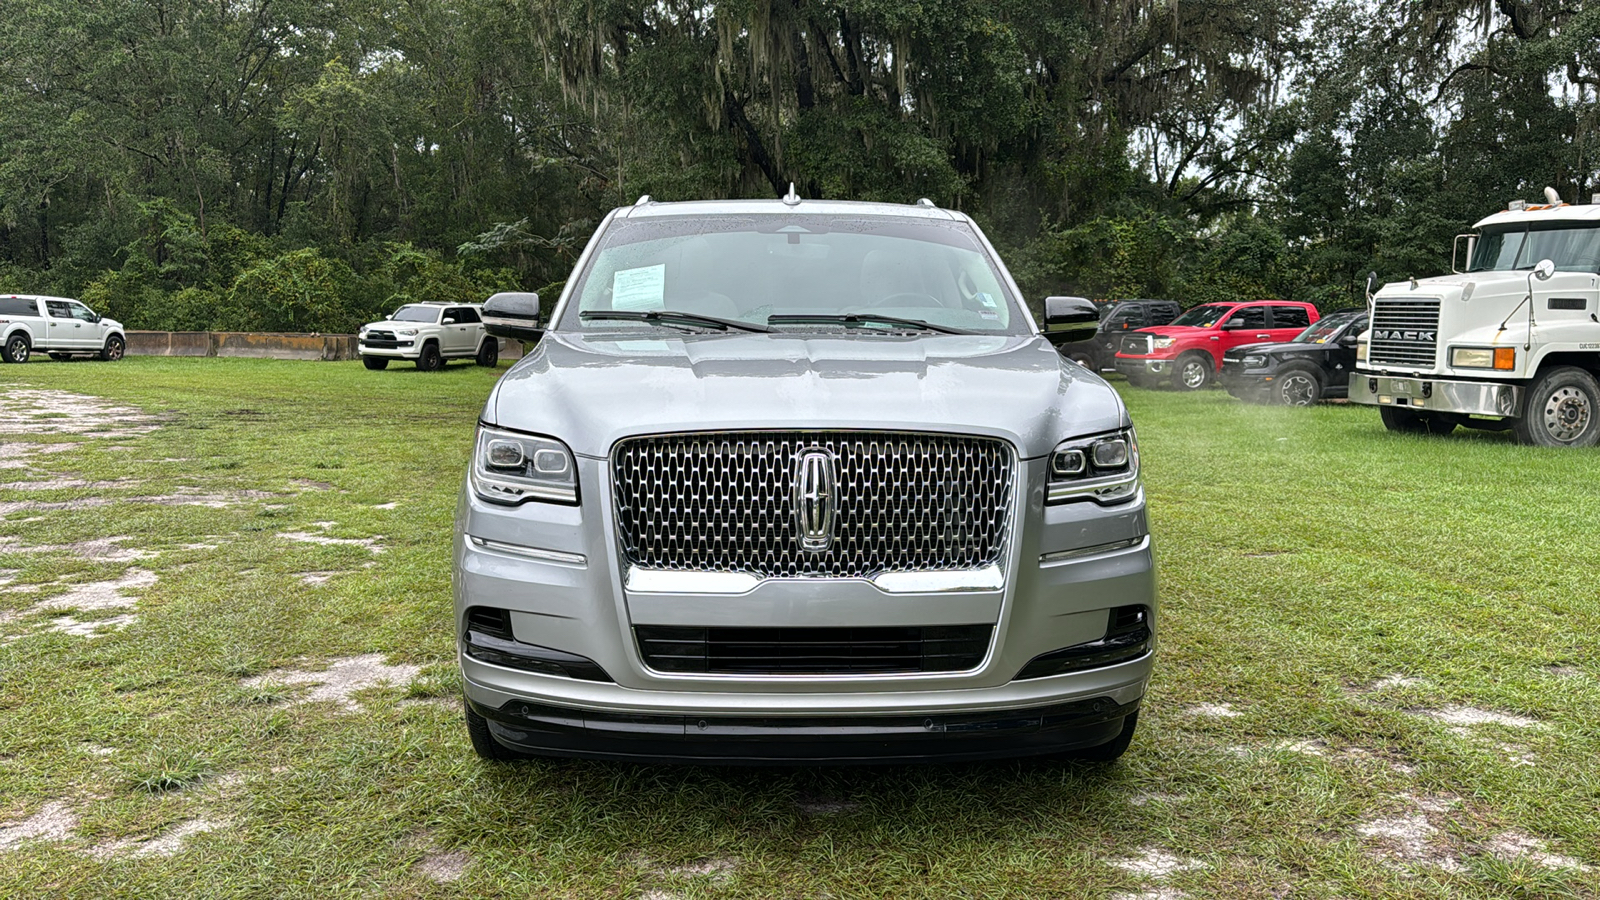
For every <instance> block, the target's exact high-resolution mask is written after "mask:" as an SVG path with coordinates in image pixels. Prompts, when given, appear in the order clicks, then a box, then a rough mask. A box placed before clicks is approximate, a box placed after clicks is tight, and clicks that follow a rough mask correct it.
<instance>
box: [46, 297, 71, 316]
mask: <svg viewBox="0 0 1600 900" xmlns="http://www.w3.org/2000/svg"><path fill="white" fill-rule="evenodd" d="M44 305H45V307H46V308H47V309H49V310H50V318H52V319H70V318H72V305H71V304H69V303H63V302H61V301H60V300H46V301H45V302H44Z"/></svg>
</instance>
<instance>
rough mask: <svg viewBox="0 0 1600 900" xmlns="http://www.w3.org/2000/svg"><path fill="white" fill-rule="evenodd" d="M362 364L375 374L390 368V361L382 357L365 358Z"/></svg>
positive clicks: (362, 359) (362, 358)
mask: <svg viewBox="0 0 1600 900" xmlns="http://www.w3.org/2000/svg"><path fill="white" fill-rule="evenodd" d="M361 364H362V365H363V366H366V367H367V368H369V369H371V370H372V371H374V372H382V371H383V370H384V369H387V368H389V360H388V359H387V358H385V357H382V356H363V357H361Z"/></svg>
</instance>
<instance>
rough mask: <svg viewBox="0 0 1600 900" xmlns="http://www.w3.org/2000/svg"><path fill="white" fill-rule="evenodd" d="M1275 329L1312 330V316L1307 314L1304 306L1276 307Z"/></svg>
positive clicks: (1273, 310) (1273, 318)
mask: <svg viewBox="0 0 1600 900" xmlns="http://www.w3.org/2000/svg"><path fill="white" fill-rule="evenodd" d="M1272 327H1273V328H1310V327H1311V314H1310V313H1308V312H1306V308H1305V307H1304V306H1274V307H1273V308H1272Z"/></svg>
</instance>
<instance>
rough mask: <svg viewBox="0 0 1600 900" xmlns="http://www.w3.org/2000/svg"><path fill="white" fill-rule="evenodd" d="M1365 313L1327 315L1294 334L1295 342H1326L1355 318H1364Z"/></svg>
mask: <svg viewBox="0 0 1600 900" xmlns="http://www.w3.org/2000/svg"><path fill="white" fill-rule="evenodd" d="M1366 317H1367V316H1366V314H1365V313H1359V312H1356V313H1346V314H1344V315H1334V316H1328V317H1327V318H1325V319H1318V320H1317V321H1315V322H1312V323H1311V327H1310V328H1307V329H1306V330H1305V331H1302V332H1300V333H1299V334H1297V335H1295V337H1294V339H1295V342H1296V343H1300V344H1326V343H1328V342H1329V341H1331V340H1333V339H1334V338H1335V337H1337V336H1338V334H1339V332H1340V331H1343V330H1344V327H1345V326H1346V325H1349V324H1350V323H1351V322H1354V321H1355V320H1357V319H1363V320H1364V319H1366Z"/></svg>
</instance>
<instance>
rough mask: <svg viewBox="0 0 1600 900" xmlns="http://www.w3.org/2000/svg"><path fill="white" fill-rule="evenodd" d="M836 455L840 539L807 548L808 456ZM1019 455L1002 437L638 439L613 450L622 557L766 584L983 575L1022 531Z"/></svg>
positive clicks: (794, 434)
mask: <svg viewBox="0 0 1600 900" xmlns="http://www.w3.org/2000/svg"><path fill="white" fill-rule="evenodd" d="M812 450H822V451H824V452H827V453H829V454H831V455H832V456H833V458H834V459H835V460H836V463H837V476H836V482H835V484H836V490H837V500H836V508H835V513H834V516H833V524H832V529H833V540H832V542H831V543H830V544H829V545H828V546H827V547H826V549H822V550H819V551H809V550H806V549H803V548H802V541H801V538H802V535H801V533H800V523H799V517H798V516H797V515H796V510H795V494H796V492H795V478H796V464H797V460H798V459H799V457H800V455H801V454H803V453H805V452H807V451H812ZM1016 468H1017V466H1016V453H1015V451H1014V450H1013V449H1012V447H1011V445H1010V444H1009V443H1007V442H1005V441H1003V440H1000V439H997V438H989V437H978V436H968V435H944V434H926V433H914V432H889V431H735V432H712V433H699V434H674V435H650V436H644V437H635V438H626V439H624V440H622V441H619V442H618V443H617V445H616V446H615V448H614V449H613V451H612V493H613V497H614V501H615V504H616V513H617V523H618V528H617V532H618V537H619V540H620V542H621V544H622V553H623V557H624V559H625V560H626V561H627V562H628V563H630V564H632V565H635V566H639V567H642V568H645V569H656V570H668V571H690V572H739V573H745V574H749V575H753V576H756V577H758V578H808V577H809V578H871V577H873V576H876V575H880V574H883V573H887V572H928V571H951V570H969V569H978V568H982V567H984V566H988V565H993V564H997V563H999V562H1000V561H1001V559H1002V557H1003V555H1004V553H1005V550H1006V547H1007V543H1008V540H1009V537H1010V531H1011V519H1012V508H1011V506H1012V492H1013V489H1014V485H1015V481H1016Z"/></svg>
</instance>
